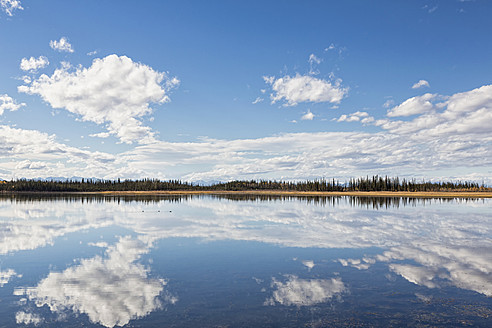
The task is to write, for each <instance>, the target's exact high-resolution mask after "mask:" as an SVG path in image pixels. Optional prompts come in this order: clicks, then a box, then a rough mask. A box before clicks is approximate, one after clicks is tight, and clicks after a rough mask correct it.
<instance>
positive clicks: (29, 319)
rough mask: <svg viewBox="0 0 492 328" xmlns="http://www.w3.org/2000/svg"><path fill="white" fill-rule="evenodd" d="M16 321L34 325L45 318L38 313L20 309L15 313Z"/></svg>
mask: <svg viewBox="0 0 492 328" xmlns="http://www.w3.org/2000/svg"><path fill="white" fill-rule="evenodd" d="M15 322H16V323H17V324H19V325H20V324H24V325H31V324H32V325H35V326H37V325H39V324H40V323H42V322H43V319H42V318H41V317H40V316H39V315H37V314H33V313H30V312H24V311H19V312H17V313H16V314H15Z"/></svg>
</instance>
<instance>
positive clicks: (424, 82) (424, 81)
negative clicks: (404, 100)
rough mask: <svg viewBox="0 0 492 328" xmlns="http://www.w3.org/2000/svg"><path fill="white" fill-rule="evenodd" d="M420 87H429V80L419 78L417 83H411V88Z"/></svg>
mask: <svg viewBox="0 0 492 328" xmlns="http://www.w3.org/2000/svg"><path fill="white" fill-rule="evenodd" d="M422 87H427V88H429V87H430V85H429V82H427V81H426V80H420V81H418V82H417V83H415V84H414V85H412V89H418V88H422Z"/></svg>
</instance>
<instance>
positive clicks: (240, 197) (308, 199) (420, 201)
mask: <svg viewBox="0 0 492 328" xmlns="http://www.w3.org/2000/svg"><path fill="white" fill-rule="evenodd" d="M203 198H205V199H219V200H229V201H237V202H284V201H296V202H298V201H301V202H303V203H306V204H316V205H324V206H338V205H340V204H345V203H349V204H350V205H351V206H357V207H366V208H372V209H379V208H392V207H396V208H398V207H406V206H413V207H415V206H420V205H426V204H435V203H456V202H458V203H465V204H466V203H474V202H475V203H476V202H484V200H483V199H480V198H475V197H460V198H452V197H427V198H422V197H406V196H405V197H401V196H395V197H378V196H288V195H261V194H259V195H254V194H189V195H186V194H184V195H138V194H136V195H101V194H70V193H60V194H57V193H50V194H42V193H20V194H11V195H1V194H0V200H1V201H6V200H10V201H11V202H12V203H16V202H24V203H26V202H53V201H57V202H60V201H62V202H69V203H72V202H75V203H80V202H81V203H88V204H93V203H110V202H116V203H127V202H129V203H135V202H139V203H144V204H149V203H161V202H166V203H185V202H189V201H191V200H192V199H194V200H196V199H203Z"/></svg>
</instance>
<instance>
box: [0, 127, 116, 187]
mask: <svg viewBox="0 0 492 328" xmlns="http://www.w3.org/2000/svg"><path fill="white" fill-rule="evenodd" d="M0 157H2V158H8V159H9V161H3V162H0V171H1V172H2V173H3V178H7V177H8V179H10V178H14V179H15V178H38V177H60V176H61V177H63V176H65V177H72V176H94V174H97V175H99V174H101V176H104V175H106V174H107V173H109V172H108V170H111V171H113V172H118V170H119V167H120V166H121V164H118V163H117V160H116V157H115V156H114V155H112V154H108V153H103V152H98V151H89V150H86V149H78V148H75V147H70V146H67V145H65V144H63V143H59V142H57V141H56V137H55V136H54V135H48V134H46V133H42V132H39V131H36V130H24V129H19V128H12V127H9V126H5V125H0Z"/></svg>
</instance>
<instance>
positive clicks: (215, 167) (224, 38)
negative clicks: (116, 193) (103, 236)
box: [0, 0, 492, 184]
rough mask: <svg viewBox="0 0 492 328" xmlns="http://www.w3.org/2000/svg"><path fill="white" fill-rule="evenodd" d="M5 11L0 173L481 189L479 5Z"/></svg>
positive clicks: (87, 6)
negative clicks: (375, 177)
mask: <svg viewBox="0 0 492 328" xmlns="http://www.w3.org/2000/svg"><path fill="white" fill-rule="evenodd" d="M0 6H1V9H2V11H0V44H2V47H1V49H2V50H1V51H0V178H3V179H11V178H24V177H25V178H38V177H40V178H44V177H74V176H78V177H97V178H106V179H115V178H142V177H155V178H160V179H176V178H179V179H183V180H187V181H202V182H210V181H217V180H230V179H284V180H292V179H293V180H298V179H313V178H321V177H335V178H339V179H347V178H350V177H359V176H365V175H366V174H368V175H372V174H380V175H391V176H396V175H399V176H402V177H415V178H419V179H420V178H425V179H437V180H441V179H444V180H447V179H467V180H474V181H480V182H481V181H485V182H487V183H489V184H490V183H492V165H491V163H492V147H491V146H492V124H490V122H492V86H491V76H492V59H491V58H492V38H491V37H490V31H492V21H491V20H490V15H491V14H492V3H491V2H489V1H480V0H476V1H458V0H457V1H374V2H369V1H247V2H239V1H118V2H115V1H83V2H82V1H79V2H75V1H49V0H48V1H29V0H20V1H15V0H0Z"/></svg>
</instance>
